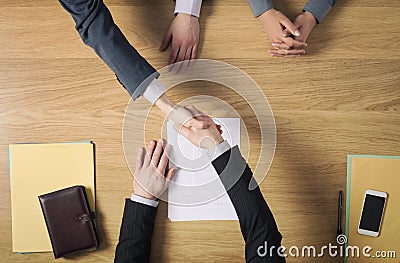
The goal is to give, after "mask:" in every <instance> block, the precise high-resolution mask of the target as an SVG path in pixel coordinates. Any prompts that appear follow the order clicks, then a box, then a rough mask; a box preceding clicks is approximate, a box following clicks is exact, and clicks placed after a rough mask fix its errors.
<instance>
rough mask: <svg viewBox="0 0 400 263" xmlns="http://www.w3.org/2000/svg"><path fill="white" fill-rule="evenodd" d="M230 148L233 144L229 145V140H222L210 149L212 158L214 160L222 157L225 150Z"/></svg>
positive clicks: (209, 152)
mask: <svg viewBox="0 0 400 263" xmlns="http://www.w3.org/2000/svg"><path fill="white" fill-rule="evenodd" d="M230 148H231V146H229V143H228V142H227V141H223V142H221V143H220V144H218V145H217V146H215V147H214V148H212V149H209V150H208V154H209V156H210V159H211V158H212V161H214V160H215V159H217V158H218V157H220V156H221V155H222V154H223V153H224V152H226V151H228V150H229V149H230Z"/></svg>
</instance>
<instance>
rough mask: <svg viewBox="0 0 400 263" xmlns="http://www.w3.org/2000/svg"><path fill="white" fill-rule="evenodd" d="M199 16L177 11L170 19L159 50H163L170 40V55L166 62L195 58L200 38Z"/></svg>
mask: <svg viewBox="0 0 400 263" xmlns="http://www.w3.org/2000/svg"><path fill="white" fill-rule="evenodd" d="M199 35H200V25H199V18H198V17H195V16H192V15H189V14H183V13H179V14H177V15H176V17H175V18H174V20H173V21H172V23H171V25H170V27H169V29H168V31H167V33H166V34H165V37H164V39H163V41H162V42H161V46H160V51H165V50H166V49H167V48H168V45H169V43H170V42H172V48H171V55H170V57H169V61H168V64H173V63H176V62H181V61H184V60H190V59H195V58H196V55H197V47H198V45H199V38H200V36H199Z"/></svg>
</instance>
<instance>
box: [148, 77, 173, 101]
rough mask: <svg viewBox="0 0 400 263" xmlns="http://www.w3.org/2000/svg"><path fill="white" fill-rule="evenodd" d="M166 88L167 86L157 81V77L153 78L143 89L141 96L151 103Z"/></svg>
mask: <svg viewBox="0 0 400 263" xmlns="http://www.w3.org/2000/svg"><path fill="white" fill-rule="evenodd" d="M166 90H167V87H166V86H165V85H164V84H162V83H161V82H160V81H158V79H154V80H153V81H152V82H150V84H149V86H147V88H146V89H145V90H144V92H143V97H145V98H146V99H147V100H148V101H150V102H151V104H154V102H156V100H158V98H159V97H161V95H162V94H163V93H164V92H165V91H166Z"/></svg>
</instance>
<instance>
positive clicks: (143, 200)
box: [131, 194, 159, 207]
mask: <svg viewBox="0 0 400 263" xmlns="http://www.w3.org/2000/svg"><path fill="white" fill-rule="evenodd" d="M131 200H132V201H133V202H136V203H141V204H144V205H148V206H152V207H157V206H158V203H159V202H158V201H156V200H151V199H148V198H144V197H141V196H139V195H135V194H132V195H131Z"/></svg>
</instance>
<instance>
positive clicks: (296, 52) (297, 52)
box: [268, 49, 306, 55]
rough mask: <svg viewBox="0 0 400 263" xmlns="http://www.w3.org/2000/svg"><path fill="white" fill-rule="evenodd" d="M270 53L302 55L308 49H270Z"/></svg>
mask: <svg viewBox="0 0 400 263" xmlns="http://www.w3.org/2000/svg"><path fill="white" fill-rule="evenodd" d="M268 53H270V54H271V55H272V54H274V55H301V54H304V53H306V51H305V50H304V49H289V50H287V49H270V50H268Z"/></svg>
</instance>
